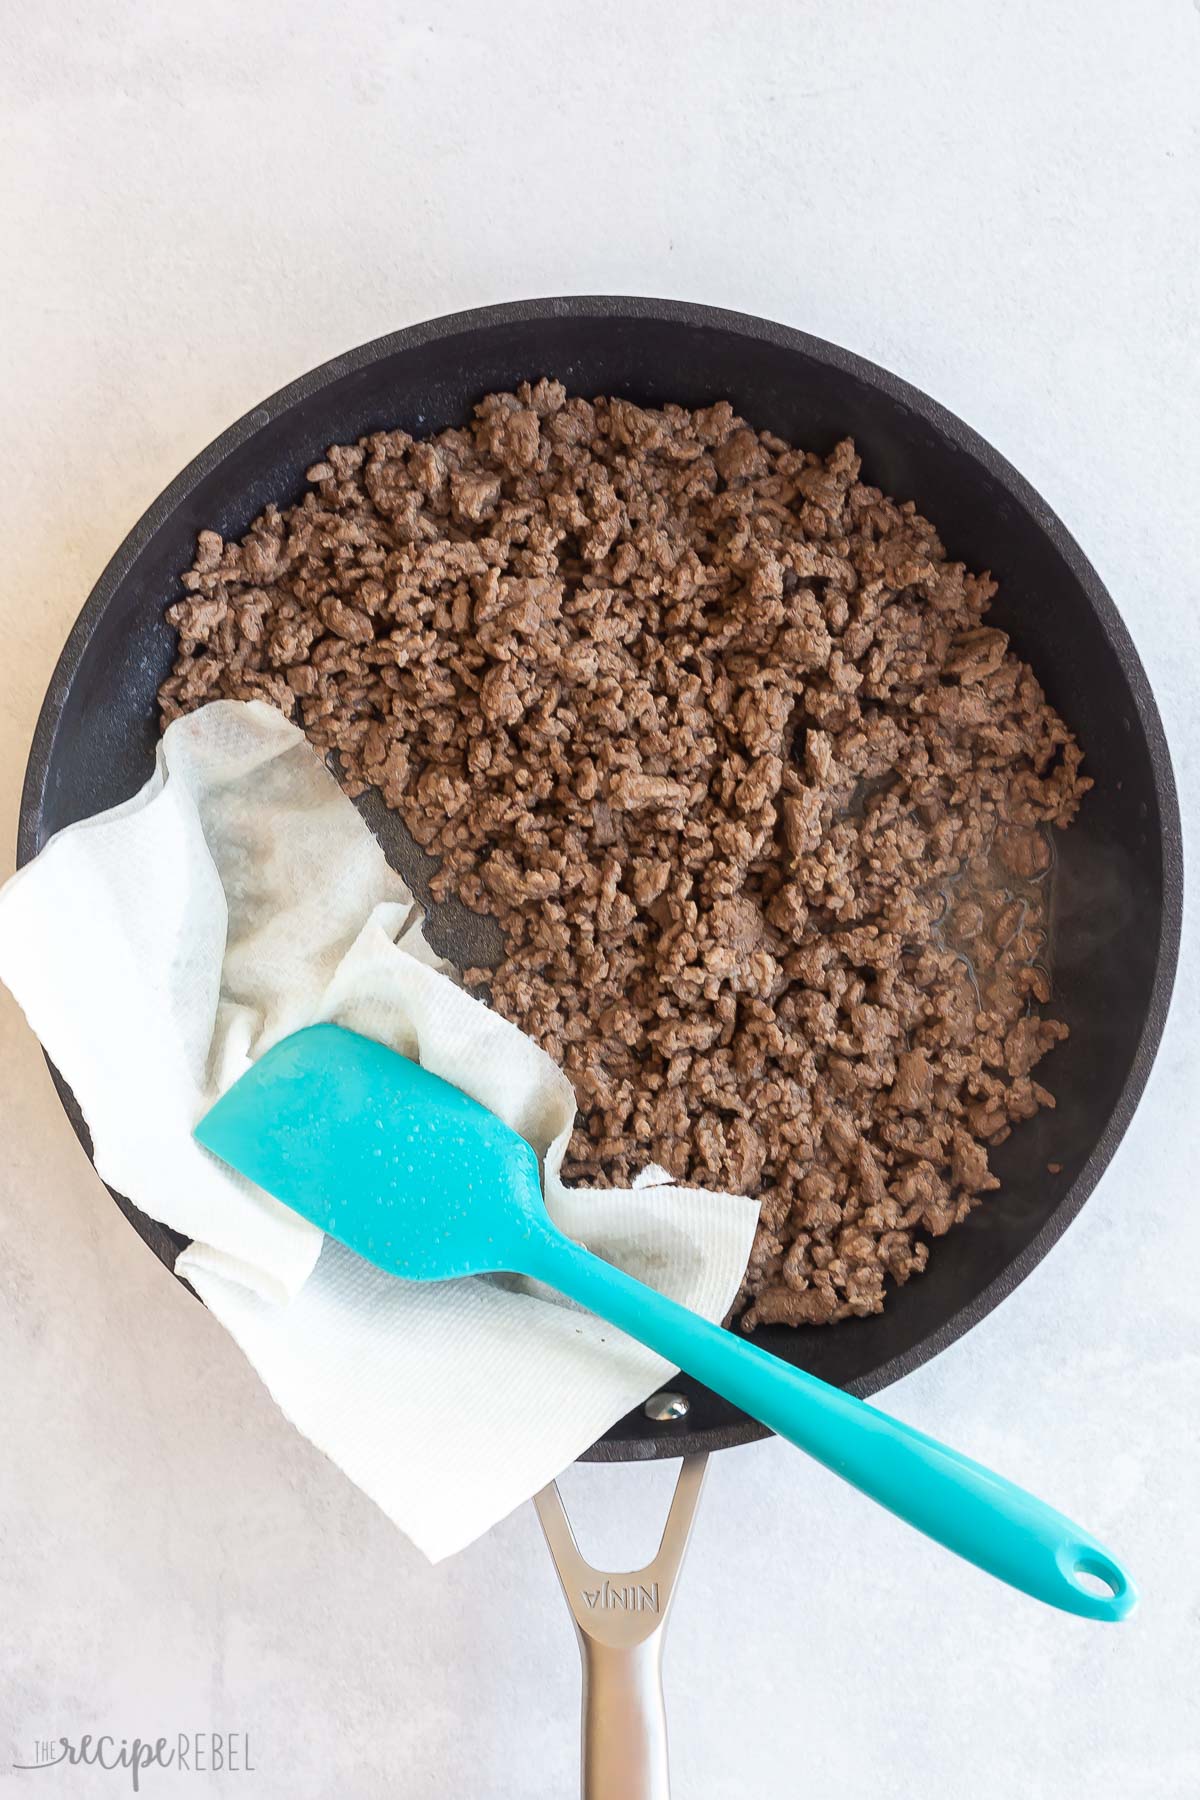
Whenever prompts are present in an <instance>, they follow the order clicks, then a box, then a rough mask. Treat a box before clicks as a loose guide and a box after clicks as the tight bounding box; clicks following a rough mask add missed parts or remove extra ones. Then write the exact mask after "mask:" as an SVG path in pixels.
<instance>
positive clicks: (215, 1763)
mask: <svg viewBox="0 0 1200 1800" xmlns="http://www.w3.org/2000/svg"><path fill="white" fill-rule="evenodd" d="M12 1766H13V1768H14V1769H20V1770H23V1771H28V1770H37V1769H61V1768H72V1769H79V1768H85V1769H105V1770H108V1771H109V1772H111V1773H115V1772H119V1771H121V1770H124V1772H125V1774H126V1775H127V1777H128V1779H129V1783H130V1787H131V1789H132V1791H133V1792H134V1793H135V1794H137V1793H140V1792H141V1780H142V1776H143V1775H144V1774H145V1772H146V1771H147V1770H148V1769H174V1770H177V1771H179V1772H180V1773H182V1774H185V1775H252V1774H254V1771H255V1765H254V1761H253V1757H252V1754H251V1748H250V1733H249V1732H248V1731H177V1732H176V1733H175V1734H174V1736H171V1737H167V1736H164V1737H156V1738H140V1737H133V1738H131V1737H123V1738H118V1737H114V1736H113V1735H112V1734H111V1733H110V1732H101V1733H99V1734H98V1735H97V1734H95V1733H92V1732H85V1733H84V1734H83V1735H82V1736H81V1737H78V1738H69V1737H55V1738H38V1739H37V1740H36V1741H35V1743H34V1746H33V1757H32V1759H31V1760H29V1761H26V1762H20V1761H17V1760H15V1759H14V1761H13V1765H12Z"/></svg>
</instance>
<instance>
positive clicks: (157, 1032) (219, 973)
mask: <svg viewBox="0 0 1200 1800" xmlns="http://www.w3.org/2000/svg"><path fill="white" fill-rule="evenodd" d="M421 923H422V914H421V909H420V907H419V906H418V905H417V904H416V902H415V901H414V900H413V897H412V895H411V894H410V893H409V891H408V889H407V887H406V886H405V884H404V882H403V881H402V880H401V879H400V877H399V876H398V875H396V874H395V873H394V872H393V871H392V870H391V869H390V868H389V867H388V864H387V862H386V860H385V858H384V856H383V853H382V851H381V850H380V848H379V846H378V844H377V843H376V842H375V839H374V838H373V837H372V835H371V833H370V831H369V830H368V828H367V826H366V825H365V824H364V823H363V821H362V819H361V818H360V817H359V815H358V813H357V811H356V810H355V808H354V806H353V805H352V804H351V802H350V801H349V800H348V799H347V798H346V797H345V795H344V794H343V793H342V792H341V790H340V788H339V787H338V785H337V783H336V781H335V780H334V778H333V776H332V775H331V774H330V773H329V771H328V770H327V769H326V767H325V766H324V764H323V763H322V762H321V761H320V759H319V758H318V757H317V755H316V753H315V752H314V751H313V750H312V749H311V747H310V746H309V745H308V743H307V742H306V741H305V739H304V737H303V736H302V734H301V733H300V732H299V731H298V730H297V729H296V728H295V727H294V726H292V725H290V724H288V722H287V721H286V720H285V719H284V718H283V717H282V715H280V714H279V713H277V712H275V711H274V710H273V709H272V708H270V707H268V706H265V705H263V704H261V703H259V702H251V703H249V704H243V703H240V702H236V701H217V702H215V703H214V704H212V705H210V706H207V707H204V708H203V709H202V710H201V711H199V712H197V713H194V714H192V715H191V716H190V717H188V718H185V719H180V720H178V721H176V723H174V724H173V725H172V726H171V727H170V728H169V730H168V731H167V733H166V734H165V736H164V737H163V739H162V742H161V743H160V745H159V747H158V754H157V758H156V766H155V770H154V774H153V775H152V776H151V777H150V779H149V781H147V783H146V785H145V787H144V788H142V790H141V792H140V793H138V794H136V795H134V796H133V798H132V799H130V800H128V801H126V802H125V803H124V804H123V805H121V806H118V807H114V808H113V809H112V811H110V812H107V813H103V814H101V815H99V816H98V817H96V818H94V819H89V820H86V821H84V822H83V823H81V824H79V825H74V826H70V827H68V828H67V829H66V830H65V831H62V832H60V833H59V834H58V835H57V837H55V838H54V839H53V840H52V842H51V843H49V844H48V845H47V846H46V848H45V849H44V850H43V851H42V853H41V855H40V856H38V857H37V858H36V859H35V861H34V862H32V863H31V864H29V865H28V867H26V868H25V869H23V870H21V871H20V872H19V873H18V874H17V875H16V876H14V877H13V879H12V880H11V881H10V882H9V883H8V885H7V886H6V887H5V888H4V889H3V890H2V891H0V977H2V978H3V980H4V981H5V982H6V983H7V985H8V986H9V987H10V988H11V989H12V991H13V993H14V994H15V996H16V998H17V999H18V1001H19V1002H20V1004H21V1006H22V1007H23V1008H24V1010H25V1013H26V1016H27V1017H28V1019H29V1022H30V1024H31V1025H32V1026H33V1029H34V1030H35V1031H36V1032H37V1034H38V1036H39V1037H40V1039H41V1040H42V1043H43V1044H44V1045H45V1047H46V1050H47V1051H48V1053H49V1055H50V1057H51V1058H52V1060H53V1061H54V1063H55V1064H56V1065H57V1067H58V1068H59V1069H60V1070H61V1071H62V1073H63V1075H64V1076H65V1077H66V1079H67V1080H68V1081H69V1082H70V1084H71V1086H72V1088H73V1089H74V1092H75V1095H76V1098H77V1099H78V1101H79V1104H80V1106H81V1108H82V1110H83V1114H84V1117H85V1118H86V1120H87V1122H88V1126H89V1128H90V1130H91V1133H92V1142H93V1146H94V1157H95V1163H96V1168H97V1170H98V1171H99V1173H100V1174H101V1175H102V1176H103V1177H104V1179H105V1181H107V1182H108V1183H110V1185H111V1186H113V1187H114V1188H116V1189H117V1190H118V1191H119V1192H121V1193H123V1194H126V1195H127V1196H128V1197H129V1198H130V1199H131V1200H133V1201H134V1202H135V1203H136V1204H137V1205H138V1206H139V1207H141V1209H142V1210H143V1212H146V1213H148V1214H149V1215H150V1216H151V1217H152V1218H155V1219H159V1220H161V1221H162V1222H163V1223H164V1224H166V1225H170V1226H173V1227H174V1228H175V1229H176V1230H178V1231H180V1232H182V1233H184V1234H186V1235H187V1236H188V1237H189V1238H190V1239H192V1240H193V1241H192V1242H191V1243H190V1244H189V1246H188V1248H187V1249H186V1250H184V1251H183V1252H182V1253H181V1255H180V1257H179V1259H178V1262H177V1264H176V1268H177V1270H178V1272H179V1273H180V1274H181V1275H184V1276H186V1278H187V1279H188V1281H190V1282H191V1284H192V1286H193V1287H194V1288H195V1289H196V1291H197V1293H198V1294H199V1295H200V1296H201V1298H202V1299H203V1300H204V1301H205V1303H206V1304H207V1305H208V1306H209V1308H210V1309H211V1310H212V1312H213V1313H215V1315H216V1316H217V1318H218V1319H220V1321H221V1322H222V1324H223V1325H224V1326H225V1327H226V1329H227V1330H228V1331H229V1332H230V1334H231V1335H232V1336H233V1337H234V1338H235V1339H236V1341H237V1343H238V1344H239V1345H240V1346H241V1348H242V1350H243V1351H244V1353H245V1354H246V1356H247V1357H248V1358H249V1360H250V1362H251V1363H252V1364H253V1365H254V1367H255V1369H257V1371H258V1373H259V1375H260V1376H261V1377H262V1379H263V1381H264V1382H265V1383H266V1386H267V1387H268V1389H269V1390H270V1392H271V1393H272V1395H273V1396H274V1398H275V1399H276V1401H277V1402H278V1404H279V1405H280V1407H281V1408H282V1409H283V1411H284V1413H285V1414H286V1415H287V1417H288V1418H289V1419H290V1420H291V1421H292V1422H293V1423H294V1424H295V1425H296V1426H297V1427H298V1428H299V1430H301V1431H302V1432H303V1433H304V1434H305V1436H306V1437H308V1438H310V1439H311V1440H312V1442H313V1443H314V1444H316V1445H317V1446H318V1447H319V1448H320V1449H321V1450H323V1451H324V1452H325V1454H326V1455H327V1456H329V1457H330V1458H332V1460H333V1461H334V1462H335V1463H337V1464H338V1465H339V1466H340V1467H341V1468H342V1469H344V1470H345V1472H346V1474H347V1475H349V1477H350V1479H351V1480H352V1481H354V1482H356V1483H357V1484H358V1486H359V1487H361V1488H362V1489H363V1490H364V1491H365V1492H366V1493H368V1494H369V1495H370V1496H371V1498H372V1499H373V1500H375V1501H376V1502H377V1504H378V1505H379V1506H380V1507H382V1509H383V1511H384V1512H385V1513H387V1514H388V1516H389V1517H390V1518H391V1519H393V1520H394V1521H395V1523H396V1524H397V1525H398V1526H399V1527H400V1528H401V1530H402V1531H404V1532H406V1533H407V1535H408V1536H409V1537H410V1538H412V1540H413V1541H414V1543H416V1544H417V1545H418V1546H419V1547H420V1548H421V1549H422V1550H424V1551H425V1553H426V1554H427V1555H428V1556H430V1557H431V1558H434V1559H437V1558H439V1557H442V1556H446V1555H448V1554H449V1553H450V1552H451V1551H454V1550H457V1549H460V1548H461V1547H462V1546H463V1545H465V1544H468V1543H470V1542H471V1541H472V1540H473V1539H474V1538H476V1537H478V1536H479V1535H480V1534H481V1533H482V1532H484V1531H486V1530H487V1528H488V1527H489V1526H490V1525H492V1524H494V1523H495V1521H496V1520H498V1519H500V1518H503V1517H504V1516H505V1515H506V1514H507V1513H508V1512H510V1511H511V1510H512V1508H513V1507H514V1506H516V1505H517V1504H518V1503H519V1502H520V1501H522V1500H524V1499H526V1498H527V1497H528V1496H529V1495H530V1494H532V1493H534V1492H536V1491H537V1489H538V1488H539V1487H541V1486H543V1485H544V1483H545V1482H546V1481H548V1480H549V1479H550V1478H551V1477H552V1476H553V1475H555V1474H557V1473H558V1471H559V1470H561V1469H562V1468H564V1467H565V1466H566V1465H567V1464H568V1463H569V1462H571V1461H572V1460H573V1459H574V1458H575V1457H576V1456H577V1455H578V1454H579V1453H580V1452H581V1451H582V1450H584V1449H586V1448H587V1446H588V1445H589V1444H590V1443H592V1442H593V1441H594V1440H595V1439H596V1438H597V1437H598V1436H600V1434H601V1433H602V1432H604V1431H605V1430H606V1429H607V1428H608V1426H609V1425H611V1424H612V1423H613V1422H614V1421H615V1420H616V1419H619V1418H620V1417H621V1416H622V1414H624V1413H626V1412H628V1411H629V1410H630V1409H631V1408H632V1407H634V1406H636V1405H637V1404H638V1403H639V1402H640V1401H641V1400H643V1399H644V1398H645V1397H646V1395H647V1394H649V1393H651V1392H652V1391H653V1390H654V1389H655V1388H656V1387H657V1386H659V1385H660V1384H661V1383H662V1382H663V1381H664V1380H665V1379H666V1378H667V1376H668V1375H669V1374H670V1373H671V1372H672V1371H671V1369H670V1366H669V1365H668V1364H667V1363H665V1362H663V1360H662V1359H661V1358H660V1357H657V1356H654V1355H653V1354H651V1353H650V1352H649V1351H647V1350H645V1349H643V1348H641V1347H640V1346H639V1345H636V1344H634V1343H633V1342H632V1341H631V1340H630V1339H629V1338H627V1337H624V1336H623V1335H622V1334H621V1333H619V1332H616V1331H614V1330H613V1329H612V1327H610V1326H608V1325H606V1324H604V1323H602V1322H601V1321H600V1320H599V1319H596V1318H595V1317H593V1316H592V1315H591V1314H589V1313H586V1312H583V1311H581V1310H579V1309H578V1308H577V1307H574V1306H572V1305H571V1304H570V1303H569V1302H567V1301H564V1300H561V1299H559V1298H558V1297H556V1296H552V1295H550V1294H549V1293H548V1292H547V1291H546V1290H544V1289H541V1288H537V1287H535V1285H534V1284H532V1283H527V1282H524V1281H522V1280H520V1279H519V1278H515V1277H511V1276H499V1277H476V1278H471V1279H468V1280H464V1281H458V1282H442V1283H436V1284H429V1285H426V1284H418V1283H410V1282H403V1281H398V1280H396V1279H395V1278H394V1277H391V1276H388V1275H384V1274H382V1273H381V1272H380V1271H379V1270H377V1269H375V1268H373V1267H372V1266H371V1265H370V1264H369V1263H366V1262H364V1261H363V1260H362V1259H361V1258H360V1257H358V1256H356V1255H354V1254H353V1253H352V1252H351V1251H348V1250H346V1249H345V1248H343V1247H342V1246H341V1245H340V1244H336V1243H334V1242H333V1241H332V1240H326V1239H324V1238H323V1237H322V1234H321V1233H320V1232H319V1231H318V1230H317V1229H316V1227H315V1226H312V1225H310V1224H308V1223H307V1222H306V1221H305V1220H303V1219H301V1218H299V1217H298V1216H297V1215H296V1214H295V1213H292V1212H291V1211H289V1209H288V1208H287V1207H285V1206H283V1205H281V1204H280V1202H278V1201H277V1200H274V1199H272V1198H271V1197H270V1196H269V1195H268V1194H265V1193H264V1192H263V1191H262V1190H261V1189H260V1188H257V1187H255V1186H254V1185H253V1184H252V1183H250V1182H248V1181H245V1180H243V1179H242V1178H241V1177H239V1176H235V1175H234V1174H232V1172H231V1171H229V1170H228V1169H226V1168H225V1167H224V1166H223V1165H222V1164H221V1163H219V1162H218V1161H217V1160H216V1159H215V1158H214V1157H212V1156H210V1155H209V1154H208V1152H207V1151H204V1150H202V1149H201V1148H200V1147H199V1146H198V1145H197V1144H196V1143H195V1142H194V1140H193V1138H192V1136H191V1131H192V1127H193V1126H194V1124H195V1123H196V1121H197V1120H198V1119H199V1118H200V1116H201V1114H202V1113H204V1112H205V1111H206V1110H207V1108H208V1107H209V1106H210V1105H211V1104H212V1102H213V1101H214V1100H215V1099H216V1097H217V1095H218V1094H219V1093H221V1092H222V1091H223V1090H224V1089H225V1088H226V1087H228V1086H229V1085H230V1083H231V1082H233V1081H234V1080H236V1078H237V1076H238V1075H239V1074H240V1073H241V1072H242V1070H243V1069H245V1068H246V1067H248V1065H249V1063H250V1062H251V1061H253V1060H254V1058H256V1057H258V1056H260V1055H261V1054H262V1053H263V1051H264V1050H266V1049H268V1048H269V1047H270V1045H272V1044H273V1043H276V1042H277V1041H278V1040H279V1039H280V1038H281V1037H284V1036H286V1035H287V1034H288V1033H289V1032H291V1031H295V1030H297V1029H298V1028H299V1027H300V1026H302V1025H305V1024H310V1023H312V1022H313V1021H314V1020H318V1019H332V1020H335V1021H336V1022H337V1023H338V1024H341V1025H346V1026H349V1027H351V1028H352V1029H353V1030H355V1031H359V1032H362V1033H364V1034H365V1035H366V1036H368V1037H373V1038H378V1039H380V1040H381V1041H382V1042H384V1043H387V1044H390V1045H392V1046H393V1047H394V1048H395V1049H396V1050H399V1051H400V1052H402V1053H403V1054H404V1055H405V1056H410V1057H415V1058H417V1059H418V1060H419V1061H420V1062H421V1063H423V1064H424V1066H425V1067H426V1068H429V1069H432V1070H433V1071H434V1072H435V1073H436V1074H439V1075H443V1076H445V1077H446V1079H447V1080H449V1081H452V1082H454V1083H455V1085H456V1086H458V1087H460V1088H463V1089H464V1090H465V1091H466V1092H467V1093H469V1094H472V1095H474V1097H475V1098H476V1099H477V1100H479V1101H481V1102H482V1103H483V1105H485V1106H487V1107H490V1108H491V1110H492V1111H493V1112H496V1113H498V1114H499V1115H500V1117H501V1118H503V1119H505V1120H506V1121H507V1122H508V1123H509V1124H510V1125H511V1126H513V1127H514V1129H515V1130H517V1131H519V1132H520V1133H521V1135H522V1136H523V1137H526V1138H527V1139H528V1140H529V1142H530V1143H531V1144H532V1145H533V1146H534V1148H535V1149H536V1150H537V1151H538V1153H539V1155H540V1156H541V1157H542V1158H543V1159H544V1167H545V1179H546V1200H547V1204H548V1206H549V1209H550V1212H551V1213H552V1214H553V1216H554V1218H555V1220H556V1221H557V1223H558V1224H559V1225H560V1226H561V1227H562V1229H563V1230H565V1231H566V1232H567V1233H568V1234H569V1235H570V1236H572V1237H575V1238H579V1239H582V1240H584V1241H586V1243H587V1244H588V1246H589V1248H591V1249H593V1250H595V1251H597V1252H598V1253H599V1254H600V1255H602V1256H605V1257H607V1258H609V1259H610V1260H611V1261H613V1262H615V1263H617V1264H619V1265H620V1266H621V1267H622V1268H625V1269H627V1270H628V1271H629V1272H630V1273H631V1274H633V1275H636V1276H638V1277H640V1278H641V1279H642V1280H644V1281H648V1282H650V1283H651V1284H652V1285H653V1286H654V1287H657V1288H659V1289H660V1290H661V1291H662V1292H663V1293H665V1294H669V1295H671V1296H672V1298H674V1299H676V1300H679V1301H682V1302H683V1304H684V1305H686V1306H690V1307H693V1308H694V1309H695V1310H696V1311H697V1312H700V1313H703V1314H704V1315H705V1316H706V1317H707V1318H710V1319H719V1318H721V1317H722V1316H723V1315H724V1313H725V1312H726V1311H727V1310H728V1307H729V1306H730V1304H731V1302H732V1300H733V1297H734V1295H735V1293H736V1291H737V1287H738V1283H739V1281H740V1279H741V1275H742V1271H743V1269H744V1268H745V1265H746V1260H747V1257H748V1255H749V1252H750V1245H751V1241H752V1238H753V1235H754V1227H755V1223H756V1220H757V1215H758V1209H757V1206H756V1204H755V1203H754V1202H753V1201H750V1200H747V1199H744V1198H742V1197H739V1196H735V1195H730V1194H713V1193H708V1192H704V1191H701V1190H699V1189H695V1188H677V1187H673V1186H671V1185H670V1184H669V1180H668V1178H667V1176H666V1175H665V1174H664V1173H663V1171H661V1170H654V1169H649V1170H647V1171H646V1172H645V1173H644V1174H643V1176H642V1177H641V1178H640V1179H639V1180H638V1181H636V1182H635V1183H634V1186H633V1187H632V1188H605V1189H594V1190H593V1189H584V1188H568V1187H565V1186H564V1185H563V1183H562V1181H561V1179H560V1174H559V1171H560V1167H561V1163H562V1157H563V1152H564V1150H565V1148H566V1144H567V1140H568V1138H569V1137H570V1133H571V1126H572V1121H573V1119H574V1116H575V1097H574V1094H573V1092H572V1089H571V1086H570V1084H569V1082H568V1081H567V1079H566V1077H565V1076H564V1074H563V1073H562V1071H561V1070H560V1069H559V1068H558V1067H557V1066H556V1065H555V1064H554V1063H553V1062H552V1061H551V1060H550V1058H549V1057H548V1056H546V1055H545V1053H544V1052H543V1051H542V1050H540V1049H539V1048H538V1046H537V1045H536V1044H535V1043H533V1041H532V1040H531V1039H530V1038H528V1037H526V1036H525V1034H524V1033H523V1032H521V1031H519V1030H518V1029H517V1027H516V1026H514V1025H511V1024H509V1023H508V1022H507V1021H506V1020H504V1019H502V1018H500V1017H499V1016H498V1015H497V1014H495V1013H493V1012H491V1011H490V1010H489V1009H488V1008H487V1007H486V1006H484V1005H482V1004H481V1003H480V1002H479V1001H477V1000H473V999H472V998H471V996H470V995H469V994H467V993H465V992H464V991H463V990H462V989H461V988H460V987H459V986H457V985H456V983H455V981H454V980H453V978H452V975H451V973H450V972H449V971H448V965H446V964H444V963H443V962H442V961H441V960H440V959H439V958H438V957H437V956H436V955H435V954H434V953H433V952H432V951H431V950H430V948H429V946H428V945H427V944H426V942H425V939H424V937H423V936H422V933H421Z"/></svg>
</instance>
